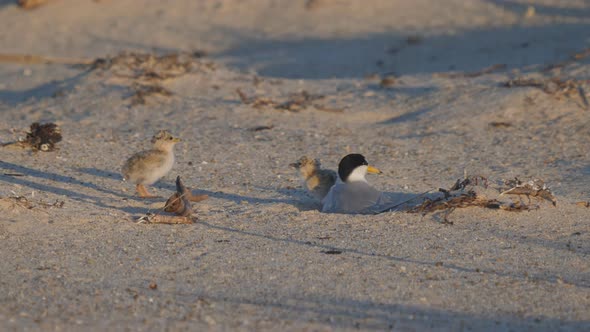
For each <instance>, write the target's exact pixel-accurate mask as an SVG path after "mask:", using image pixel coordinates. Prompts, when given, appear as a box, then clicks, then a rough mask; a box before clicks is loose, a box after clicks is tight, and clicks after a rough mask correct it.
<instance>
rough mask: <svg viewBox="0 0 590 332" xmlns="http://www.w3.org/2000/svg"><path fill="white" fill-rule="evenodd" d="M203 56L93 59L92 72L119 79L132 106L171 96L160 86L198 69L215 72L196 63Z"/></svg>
mask: <svg viewBox="0 0 590 332" xmlns="http://www.w3.org/2000/svg"><path fill="white" fill-rule="evenodd" d="M203 54H204V53H203V52H198V51H197V52H193V53H171V54H165V55H155V54H150V53H135V52H123V53H120V54H118V55H116V56H113V57H107V58H99V59H96V60H95V61H94V62H93V64H92V69H93V70H102V71H103V72H108V73H109V74H111V75H112V76H113V77H115V78H118V79H121V80H122V81H123V84H126V85H129V86H130V87H131V90H132V95H131V106H135V105H143V104H146V103H147V101H148V99H149V98H148V97H150V96H155V95H158V96H162V97H170V96H172V95H173V93H172V91H170V90H169V89H167V88H165V87H164V86H163V83H164V82H165V81H166V80H169V79H174V78H178V77H181V76H183V75H186V74H188V73H190V72H192V71H193V70H196V69H199V68H207V69H210V70H211V69H214V66H213V64H211V63H203V62H201V61H199V59H200V58H201V57H202V56H203Z"/></svg>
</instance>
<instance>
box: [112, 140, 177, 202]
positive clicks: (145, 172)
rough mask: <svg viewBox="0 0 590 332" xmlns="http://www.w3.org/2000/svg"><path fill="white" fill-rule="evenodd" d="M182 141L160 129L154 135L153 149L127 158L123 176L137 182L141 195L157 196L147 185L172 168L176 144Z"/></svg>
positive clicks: (144, 196)
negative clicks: (150, 191)
mask: <svg viewBox="0 0 590 332" xmlns="http://www.w3.org/2000/svg"><path fill="white" fill-rule="evenodd" d="M180 141H181V140H180V138H176V137H174V136H172V135H170V133H168V132H167V131H165V130H160V131H159V132H158V133H157V134H156V135H154V137H152V141H151V142H152V144H153V147H152V149H150V150H145V151H141V152H138V153H136V154H134V155H133V156H131V157H130V158H129V159H127V161H126V162H125V164H124V165H123V169H122V173H123V177H124V179H125V180H128V181H131V182H133V183H135V185H136V189H137V192H138V194H139V197H143V198H147V197H155V196H154V195H152V194H150V193H149V192H148V191H147V189H146V187H145V186H146V185H152V184H154V183H155V182H156V181H158V180H159V179H160V178H162V177H163V176H164V175H166V174H168V172H170V170H172V166H174V145H175V144H176V143H178V142H180Z"/></svg>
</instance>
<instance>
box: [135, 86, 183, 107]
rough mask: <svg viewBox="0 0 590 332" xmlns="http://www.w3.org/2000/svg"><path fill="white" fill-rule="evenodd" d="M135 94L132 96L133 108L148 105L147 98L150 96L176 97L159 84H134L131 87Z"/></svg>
mask: <svg viewBox="0 0 590 332" xmlns="http://www.w3.org/2000/svg"><path fill="white" fill-rule="evenodd" d="M131 89H132V90H133V93H132V95H131V106H136V105H145V104H146V103H147V97H149V96H154V95H158V96H163V97H170V96H172V95H174V93H173V92H172V91H170V90H168V89H166V88H164V87H163V86H161V85H159V84H154V85H144V84H139V83H134V84H133V85H132V86H131Z"/></svg>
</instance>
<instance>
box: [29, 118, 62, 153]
mask: <svg viewBox="0 0 590 332" xmlns="http://www.w3.org/2000/svg"><path fill="white" fill-rule="evenodd" d="M61 139H62V136H61V130H60V129H59V127H58V126H57V125H56V124H55V123H51V122H49V123H45V124H40V123H38V122H34V123H33V124H31V132H30V133H27V136H26V137H25V143H26V144H28V145H30V146H31V147H32V148H33V149H35V150H41V151H45V152H47V151H53V150H55V144H57V143H58V142H60V141H61Z"/></svg>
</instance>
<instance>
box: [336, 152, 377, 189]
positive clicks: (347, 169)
mask: <svg viewBox="0 0 590 332" xmlns="http://www.w3.org/2000/svg"><path fill="white" fill-rule="evenodd" d="M363 166H364V167H363ZM359 167H360V168H359ZM357 169H358V170H357ZM355 170H357V171H356V172H355ZM367 172H368V173H374V174H379V173H381V171H380V170H378V169H377V168H375V167H373V166H369V163H368V162H367V159H365V156H363V155H362V154H358V153H351V154H349V155H347V156H346V157H344V158H342V160H340V163H339V164H338V175H339V176H340V179H341V180H342V181H344V182H347V181H358V180H363V181H364V180H365V174H366V173H367ZM353 173H354V175H353V176H352V177H351V175H352V174H353Z"/></svg>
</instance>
